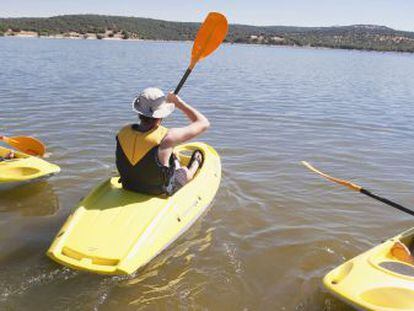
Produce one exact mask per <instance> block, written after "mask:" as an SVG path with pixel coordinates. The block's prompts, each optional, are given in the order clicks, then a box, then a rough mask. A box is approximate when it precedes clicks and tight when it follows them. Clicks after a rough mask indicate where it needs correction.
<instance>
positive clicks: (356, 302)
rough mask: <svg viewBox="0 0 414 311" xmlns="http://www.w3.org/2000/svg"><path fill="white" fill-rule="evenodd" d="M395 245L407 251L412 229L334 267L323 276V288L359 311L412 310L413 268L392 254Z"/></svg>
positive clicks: (410, 242) (412, 234) (413, 232)
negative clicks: (399, 245) (399, 243)
mask: <svg viewBox="0 0 414 311" xmlns="http://www.w3.org/2000/svg"><path fill="white" fill-rule="evenodd" d="M396 242H401V243H403V244H404V245H405V246H406V247H407V248H409V247H410V245H411V244H412V243H413V242H414V228H412V229H410V230H408V231H406V232H404V233H402V234H400V235H398V236H396V237H394V238H391V239H389V240H387V241H385V242H383V243H382V244H380V245H378V246H376V247H374V248H372V249H371V250H369V251H367V252H365V253H363V254H361V255H359V256H357V257H355V258H353V259H351V260H349V261H347V262H345V263H344V264H342V265H341V266H339V267H337V268H335V269H334V270H332V271H331V272H329V273H328V274H327V275H326V276H325V278H324V280H323V283H324V285H325V287H326V288H327V289H328V290H329V291H330V292H331V293H332V294H334V295H335V296H336V297H338V298H339V299H341V300H342V301H344V302H346V303H348V304H350V305H351V306H353V307H355V308H357V309H359V310H376V311H402V310H405V311H407V310H414V265H413V264H412V263H408V262H405V261H401V260H400V259H397V258H396V257H395V256H394V255H393V253H391V249H392V248H393V246H394V245H395V243H396Z"/></svg>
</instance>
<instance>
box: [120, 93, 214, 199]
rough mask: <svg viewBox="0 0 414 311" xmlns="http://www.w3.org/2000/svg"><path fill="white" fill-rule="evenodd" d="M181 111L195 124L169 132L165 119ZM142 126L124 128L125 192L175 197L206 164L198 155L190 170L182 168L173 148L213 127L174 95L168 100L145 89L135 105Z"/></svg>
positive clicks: (122, 165) (122, 169)
mask: <svg viewBox="0 0 414 311" xmlns="http://www.w3.org/2000/svg"><path fill="white" fill-rule="evenodd" d="M174 106H176V107H177V108H179V109H180V110H181V111H183V112H184V114H186V116H187V117H188V118H189V119H190V120H191V123H190V124H189V125H187V126H186V127H182V128H173V129H170V130H169V129H167V128H165V127H163V126H161V121H162V119H163V118H165V117H167V116H168V115H169V114H171V113H172V112H173V110H174ZM133 107H134V110H135V111H136V112H137V113H138V114H139V119H140V123H139V124H131V125H127V126H125V127H123V128H122V129H121V131H120V132H119V133H118V135H117V137H116V139H117V148H116V165H117V168H118V172H119V174H120V180H121V183H122V186H123V188H124V189H127V190H131V191H136V192H142V193H148V194H154V195H159V194H169V195H171V194H173V193H174V192H175V191H177V190H178V189H180V188H181V187H182V186H184V185H185V184H186V183H187V182H188V181H190V180H191V179H192V178H193V177H194V175H195V173H196V171H197V169H198V168H199V166H200V165H201V163H202V160H203V159H202V154H201V152H200V151H196V152H194V154H193V157H192V160H191V161H190V164H189V166H188V167H181V165H180V163H179V162H178V160H177V159H176V157H175V156H174V154H173V148H174V147H175V146H176V145H178V144H180V143H183V142H186V141H188V140H190V139H192V138H194V137H195V136H197V135H199V134H200V133H202V132H203V131H205V130H206V129H207V128H208V127H209V122H208V120H207V118H205V117H204V116H203V115H202V114H201V113H200V112H198V111H197V110H195V109H194V108H192V107H190V106H189V105H187V104H186V103H184V102H183V101H182V100H181V99H180V98H178V97H177V96H175V95H173V94H171V93H170V94H169V95H168V96H167V97H165V96H164V94H163V93H162V91H161V90H159V89H156V88H149V89H145V90H144V91H143V92H142V93H141V94H140V95H139V96H138V97H137V98H136V99H135V100H134V102H133Z"/></svg>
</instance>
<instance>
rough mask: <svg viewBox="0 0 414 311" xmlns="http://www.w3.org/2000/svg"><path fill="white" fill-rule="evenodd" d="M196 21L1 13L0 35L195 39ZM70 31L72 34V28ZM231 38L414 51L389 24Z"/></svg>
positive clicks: (240, 33)
mask: <svg viewBox="0 0 414 311" xmlns="http://www.w3.org/2000/svg"><path fill="white" fill-rule="evenodd" d="M198 27H199V24H198V23H184V22H169V21H162V20H156V19H149V18H139V17H123V16H104V15H64V16H55V17H48V18H0V35H16V34H19V32H20V31H32V32H36V33H37V34H38V35H43V36H54V35H64V36H71V35H73V33H77V34H80V35H82V36H84V37H85V38H86V37H87V36H88V35H89V34H94V35H95V36H97V38H98V39H100V38H103V37H111V36H114V34H117V35H119V37H121V38H124V39H127V38H139V39H144V40H145V39H150V40H192V39H193V38H194V36H195V34H196V32H197V29H198ZM70 33H72V34H70ZM226 41H227V42H231V43H250V44H269V45H291V46H311V47H326V48H339V49H358V50H375V51H399V52H414V33H413V32H406V31H398V30H394V29H391V28H388V27H385V26H376V25H352V26H338V27H289V26H262V27H260V26H249V25H237V24H234V25H230V30H229V34H228V36H227V39H226Z"/></svg>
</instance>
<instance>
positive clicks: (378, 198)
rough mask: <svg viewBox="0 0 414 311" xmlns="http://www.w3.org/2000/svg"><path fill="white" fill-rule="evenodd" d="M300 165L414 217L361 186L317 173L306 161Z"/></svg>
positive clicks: (409, 211) (400, 206)
mask: <svg viewBox="0 0 414 311" xmlns="http://www.w3.org/2000/svg"><path fill="white" fill-rule="evenodd" d="M302 164H303V165H304V166H306V167H307V168H308V169H310V170H311V171H313V172H315V173H317V174H319V175H321V176H322V177H324V178H326V179H328V180H330V181H333V182H335V183H337V184H340V185H342V186H345V187H348V188H349V189H351V190H354V191H357V192H360V193H362V194H365V195H367V196H369V197H371V198H373V199H375V200H378V201H381V202H382V203H385V204H387V205H389V206H392V207H394V208H396V209H398V210H400V211H402V212H404V213H407V214H410V215H411V216H414V211H412V210H410V209H408V208H406V207H404V206H402V205H400V204H398V203H395V202H393V201H390V200H388V199H386V198H383V197H380V196H378V195H376V194H374V193H372V192H370V191H368V190H366V189H364V188H362V187H361V186H359V185H357V184H354V183H352V182H350V181H347V180H343V179H339V178H335V177H332V176H330V175H328V174H325V173H322V172H321V171H319V170H318V169H316V168H315V167H313V166H312V165H310V164H309V163H308V162H306V161H302Z"/></svg>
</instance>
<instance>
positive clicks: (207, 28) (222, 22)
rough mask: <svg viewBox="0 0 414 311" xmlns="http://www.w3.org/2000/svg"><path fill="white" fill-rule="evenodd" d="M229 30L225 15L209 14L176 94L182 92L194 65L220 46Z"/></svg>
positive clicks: (199, 32)
mask: <svg viewBox="0 0 414 311" xmlns="http://www.w3.org/2000/svg"><path fill="white" fill-rule="evenodd" d="M227 30H228V24H227V19H226V17H225V16H224V15H222V14H220V13H217V12H211V13H209V14H208V15H207V18H206V19H205V20H204V22H203V24H202V25H201V27H200V29H199V30H198V33H197V36H196V38H195V40H194V44H193V50H192V52H191V62H190V66H188V69H187V70H186V72H185V73H184V75H183V77H182V78H181V81H180V83H178V85H177V88H176V89H175V91H174V94H175V95H177V94H178V92H180V90H181V88H182V87H183V85H184V83H185V81H186V80H187V78H188V76H189V75H190V73H191V71H192V70H193V68H194V66H195V65H196V64H197V63H198V62H199V61H201V60H202V59H203V58H205V57H207V56H208V55H210V54H211V53H213V52H214V51H215V50H216V49H217V48H218V47H219V46H220V44H221V43H222V42H223V40H224V38H225V37H226V35H227Z"/></svg>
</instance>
